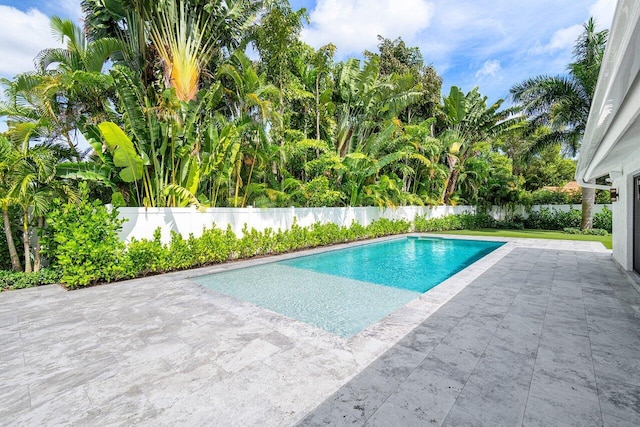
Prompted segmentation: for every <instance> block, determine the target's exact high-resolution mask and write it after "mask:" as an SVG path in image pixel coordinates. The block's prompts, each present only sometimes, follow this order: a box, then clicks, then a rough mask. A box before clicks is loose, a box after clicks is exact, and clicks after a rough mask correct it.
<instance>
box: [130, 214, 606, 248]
mask: <svg viewBox="0 0 640 427" xmlns="http://www.w3.org/2000/svg"><path fill="white" fill-rule="evenodd" d="M543 207H545V206H533V207H532V209H533V210H540V209H541V208H543ZM546 207H548V208H549V209H552V210H553V209H555V210H561V211H568V210H569V209H571V208H573V209H580V206H572V205H549V206H546ZM602 207H603V205H596V207H595V209H594V213H595V212H600V211H601V210H602ZM118 212H119V216H120V218H125V219H126V220H127V221H126V222H125V223H124V224H123V226H122V230H121V232H120V238H121V239H122V240H124V241H130V240H131V238H132V237H135V238H136V239H143V238H146V239H151V238H152V237H153V232H154V231H155V230H156V229H157V228H158V227H160V229H161V231H162V241H163V242H168V241H169V240H170V238H171V231H176V232H178V233H180V234H181V235H182V236H183V237H185V238H186V237H188V236H189V234H191V233H192V234H193V235H194V236H200V235H201V234H202V230H203V229H204V228H211V227H212V226H213V225H214V224H215V226H216V227H218V228H221V229H223V230H225V229H226V228H227V225H231V229H232V230H233V231H234V233H235V234H236V235H238V236H240V235H242V229H243V227H244V225H245V224H246V225H247V228H248V229H249V230H250V229H251V228H255V229H256V230H259V231H262V230H264V229H266V228H271V229H273V230H278V229H283V230H285V229H288V228H290V227H291V224H293V221H294V218H295V219H296V221H297V223H298V225H300V226H302V227H305V226H309V225H311V224H313V223H316V222H322V223H329V222H332V223H334V224H339V225H345V226H348V225H351V223H352V222H353V221H356V222H358V223H360V224H362V225H365V226H366V225H369V224H370V223H371V222H372V221H374V220H376V219H379V218H388V219H404V220H411V221H412V220H413V219H414V218H415V217H416V215H425V216H426V217H427V218H439V217H443V216H446V215H453V214H460V213H464V212H469V213H473V212H475V207H473V206H436V207H422V206H402V207H398V208H395V209H388V208H387V209H380V208H376V207H364V208H350V207H348V208H293V207H291V208H270V209H258V208H251V207H249V208H209V209H207V210H206V211H204V212H199V211H197V210H196V209H195V208H148V209H145V208H119V209H118ZM513 213H517V214H520V215H523V216H526V211H525V209H524V208H523V207H518V208H516V210H515V212H513ZM490 214H491V215H492V216H493V217H494V218H495V219H504V217H505V214H506V211H505V210H504V209H499V208H494V209H493V210H492V211H491V212H490Z"/></svg>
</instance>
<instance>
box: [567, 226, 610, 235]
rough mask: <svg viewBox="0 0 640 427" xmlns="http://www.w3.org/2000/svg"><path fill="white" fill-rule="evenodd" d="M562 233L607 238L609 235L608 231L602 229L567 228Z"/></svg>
mask: <svg viewBox="0 0 640 427" xmlns="http://www.w3.org/2000/svg"><path fill="white" fill-rule="evenodd" d="M562 231H563V232H565V233H567V234H582V235H591V236H606V235H607V234H608V233H607V230H603V229H601V228H592V229H587V230H581V229H580V228H573V227H567V228H563V229H562Z"/></svg>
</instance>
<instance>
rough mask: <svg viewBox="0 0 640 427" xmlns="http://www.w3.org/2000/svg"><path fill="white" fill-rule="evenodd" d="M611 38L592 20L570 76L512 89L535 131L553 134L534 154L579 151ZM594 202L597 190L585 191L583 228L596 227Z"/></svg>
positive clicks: (535, 80) (537, 145)
mask: <svg viewBox="0 0 640 427" xmlns="http://www.w3.org/2000/svg"><path fill="white" fill-rule="evenodd" d="M608 34H609V33H608V31H607V30H602V31H597V30H596V22H595V20H594V19H593V18H590V19H589V20H588V21H587V22H586V23H585V24H584V30H583V32H582V34H581V35H580V37H579V38H578V40H577V41H576V45H575V47H574V51H573V59H574V62H572V63H570V64H569V66H568V74H567V75H561V76H544V75H541V76H536V77H533V78H531V79H528V80H525V81H524V82H522V83H519V84H517V85H514V86H513V87H512V88H511V96H512V97H513V100H514V101H515V102H517V103H518V104H519V105H520V107H521V108H522V111H524V112H525V113H526V114H527V115H528V120H529V123H530V127H531V129H532V131H533V130H535V129H536V128H538V127H540V126H547V127H548V128H549V129H550V130H551V131H550V132H549V133H546V134H544V135H542V136H541V137H540V138H538V139H537V140H536V143H535V144H534V146H533V147H532V150H534V151H540V150H541V149H543V148H544V147H548V146H550V145H554V144H557V143H560V144H562V145H563V146H565V147H567V148H568V149H569V151H570V152H571V153H572V154H575V153H576V152H577V151H578V148H579V146H580V142H581V140H582V137H583V135H584V131H585V128H586V125H587V119H588V118H589V110H590V109H591V102H592V100H593V94H594V91H595V87H596V83H597V81H598V73H599V71H600V66H601V65H602V58H603V56H604V49H605V46H606V43H607V38H608ZM593 183H595V182H593ZM594 201H595V190H594V189H593V188H587V187H583V188H582V224H581V227H582V228H591V227H592V222H593V220H592V210H593V204H594Z"/></svg>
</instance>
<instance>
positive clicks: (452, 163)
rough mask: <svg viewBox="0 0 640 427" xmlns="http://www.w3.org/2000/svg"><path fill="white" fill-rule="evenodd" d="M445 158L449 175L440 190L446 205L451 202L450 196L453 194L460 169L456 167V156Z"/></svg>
mask: <svg viewBox="0 0 640 427" xmlns="http://www.w3.org/2000/svg"><path fill="white" fill-rule="evenodd" d="M447 160H448V161H447V163H448V164H449V176H447V180H446V181H445V185H444V190H443V191H442V201H443V202H444V203H445V204H447V205H448V204H449V203H450V202H451V196H453V193H455V191H456V186H457V185H458V177H459V176H460V171H459V170H457V169H456V164H457V163H458V159H457V158H455V157H453V156H449V158H448V159H447Z"/></svg>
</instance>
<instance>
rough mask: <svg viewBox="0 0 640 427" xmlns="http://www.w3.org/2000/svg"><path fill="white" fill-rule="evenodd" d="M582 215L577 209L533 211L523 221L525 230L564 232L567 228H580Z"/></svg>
mask: <svg viewBox="0 0 640 427" xmlns="http://www.w3.org/2000/svg"><path fill="white" fill-rule="evenodd" d="M581 219H582V213H581V212H580V211H579V210H576V209H570V210H569V211H561V210H557V209H548V208H542V209H540V211H531V212H529V216H528V217H527V218H526V219H525V220H524V221H523V222H524V228H531V229H539V230H562V229H563V228H565V227H570V228H571V227H580V222H581Z"/></svg>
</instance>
